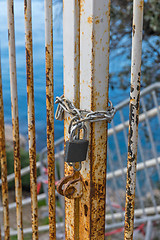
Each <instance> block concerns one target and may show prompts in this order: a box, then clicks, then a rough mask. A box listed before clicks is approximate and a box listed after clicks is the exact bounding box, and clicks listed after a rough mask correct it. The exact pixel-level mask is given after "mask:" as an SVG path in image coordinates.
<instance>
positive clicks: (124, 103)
mask: <svg viewBox="0 0 160 240" xmlns="http://www.w3.org/2000/svg"><path fill="white" fill-rule="evenodd" d="M158 88H160V82H156V83H154V84H152V85H150V86H148V87H146V88H145V89H144V90H142V92H141V93H140V96H141V97H143V96H144V95H146V94H147V93H150V92H151V91H153V90H154V89H155V90H157V89H158ZM129 101H130V99H129V98H128V99H126V100H124V101H122V102H121V103H119V104H117V105H116V109H117V110H119V109H121V108H123V107H124V106H126V105H127V104H129Z"/></svg>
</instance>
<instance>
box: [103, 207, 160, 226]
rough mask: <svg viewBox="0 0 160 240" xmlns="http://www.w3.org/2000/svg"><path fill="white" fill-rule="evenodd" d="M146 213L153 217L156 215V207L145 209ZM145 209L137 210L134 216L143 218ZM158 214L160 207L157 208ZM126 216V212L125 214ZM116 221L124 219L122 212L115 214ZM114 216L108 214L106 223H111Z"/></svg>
mask: <svg viewBox="0 0 160 240" xmlns="http://www.w3.org/2000/svg"><path fill="white" fill-rule="evenodd" d="M144 211H145V214H146V215H153V214H155V213H156V211H155V207H147V208H144ZM144 211H143V209H135V211H134V216H135V217H141V216H143V212H144ZM157 212H158V213H160V206H157ZM124 214H125V212H124ZM113 216H114V218H115V220H119V219H122V214H121V212H118V213H114V214H113ZM113 216H112V214H106V216H105V218H106V222H108V221H111V220H112V218H113Z"/></svg>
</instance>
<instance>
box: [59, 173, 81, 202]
mask: <svg viewBox="0 0 160 240" xmlns="http://www.w3.org/2000/svg"><path fill="white" fill-rule="evenodd" d="M76 175H77V174H76V172H73V173H72V174H71V175H68V176H65V177H63V178H62V179H61V180H60V181H59V183H58V185H57V192H58V193H59V194H61V195H62V196H65V197H67V198H69V199H74V198H80V197H81V196H82V194H83V184H82V180H81V177H78V178H76Z"/></svg>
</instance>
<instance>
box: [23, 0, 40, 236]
mask: <svg viewBox="0 0 160 240" xmlns="http://www.w3.org/2000/svg"><path fill="white" fill-rule="evenodd" d="M24 15H25V42H26V73H27V105H28V141H29V162H30V189H31V208H32V239H38V202H37V168H36V137H35V113H34V80H33V51H32V13H31V0H25V1H24Z"/></svg>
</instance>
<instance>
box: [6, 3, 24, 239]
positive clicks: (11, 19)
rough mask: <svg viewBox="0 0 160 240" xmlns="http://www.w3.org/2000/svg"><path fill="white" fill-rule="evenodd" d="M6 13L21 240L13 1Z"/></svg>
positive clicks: (20, 237) (19, 223)
mask: <svg viewBox="0 0 160 240" xmlns="http://www.w3.org/2000/svg"><path fill="white" fill-rule="evenodd" d="M7 13H8V43H9V65H10V87H11V107H12V128H13V130H12V132H13V145H14V172H15V195H16V207H17V209H16V213H17V235H18V240H22V239H23V224H22V181H21V161H20V144H19V119H18V97H17V76H16V54H15V33H14V6H13V0H7Z"/></svg>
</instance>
